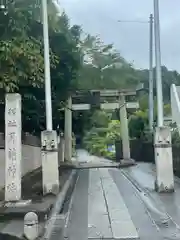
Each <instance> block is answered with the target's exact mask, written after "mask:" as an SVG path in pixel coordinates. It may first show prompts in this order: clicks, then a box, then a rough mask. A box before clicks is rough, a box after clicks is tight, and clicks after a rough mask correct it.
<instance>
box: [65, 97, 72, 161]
mask: <svg viewBox="0 0 180 240" xmlns="http://www.w3.org/2000/svg"><path fill="white" fill-rule="evenodd" d="M64 139H65V153H64V155H65V156H64V157H65V160H66V161H71V158H72V98H71V96H70V97H69V98H68V100H67V107H66V108H65V135H64Z"/></svg>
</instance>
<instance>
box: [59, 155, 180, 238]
mask: <svg viewBox="0 0 180 240" xmlns="http://www.w3.org/2000/svg"><path fill="white" fill-rule="evenodd" d="M88 158H90V159H91V161H92V157H91V156H88V155H86V153H85V152H84V155H83V158H81V159H82V161H83V159H84V160H87V159H88ZM87 161H88V160H87ZM96 161H98V159H97V158H96ZM154 180H155V167H154V165H153V164H144V163H142V164H138V165H137V166H134V167H131V168H127V169H123V170H120V169H115V168H104V169H103V168H95V169H84V170H79V177H78V180H77V183H76V187H75V189H74V193H73V196H72V200H71V204H70V209H69V213H68V221H67V224H66V228H65V232H64V239H67V240H88V239H95V240H99V239H107V240H110V239H129V240H133V239H141V240H151V239H153V240H161V239H169V240H175V239H180V203H179V199H180V182H179V180H178V179H176V181H175V193H171V194H170V193H169V194H158V193H156V192H155V191H154ZM59 239H60V238H57V240H59ZM60 240H61V239H60Z"/></svg>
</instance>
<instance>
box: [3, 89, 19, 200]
mask: <svg viewBox="0 0 180 240" xmlns="http://www.w3.org/2000/svg"><path fill="white" fill-rule="evenodd" d="M21 130H22V127H21V96H20V94H17V93H11V94H6V104H5V201H19V200H20V199H21Z"/></svg>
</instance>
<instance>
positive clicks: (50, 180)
mask: <svg viewBox="0 0 180 240" xmlns="http://www.w3.org/2000/svg"><path fill="white" fill-rule="evenodd" d="M41 156H42V177H43V194H44V195H46V194H48V193H53V194H58V192H59V170H58V143H57V133H56V131H43V132H41Z"/></svg>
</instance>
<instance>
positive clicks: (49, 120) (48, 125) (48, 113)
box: [42, 0, 52, 131]
mask: <svg viewBox="0 0 180 240" xmlns="http://www.w3.org/2000/svg"><path fill="white" fill-rule="evenodd" d="M42 14H43V38H44V72H45V99H46V130H49V131H52V103H51V74H50V60H49V33H48V14H47V0H42Z"/></svg>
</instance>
